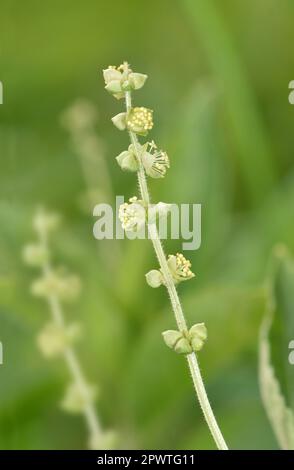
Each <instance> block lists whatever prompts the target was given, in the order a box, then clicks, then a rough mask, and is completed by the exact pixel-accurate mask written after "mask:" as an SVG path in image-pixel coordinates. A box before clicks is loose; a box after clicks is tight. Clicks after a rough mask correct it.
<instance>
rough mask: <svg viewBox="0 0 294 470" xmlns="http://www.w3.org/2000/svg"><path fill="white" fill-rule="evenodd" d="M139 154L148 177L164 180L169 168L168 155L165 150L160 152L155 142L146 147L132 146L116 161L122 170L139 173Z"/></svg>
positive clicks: (147, 143) (147, 144)
mask: <svg viewBox="0 0 294 470" xmlns="http://www.w3.org/2000/svg"><path fill="white" fill-rule="evenodd" d="M137 152H139V153H140V158H141V161H142V164H143V166H144V169H145V171H146V174H147V175H148V176H150V177H151V178H163V177H164V176H165V174H166V171H167V169H168V168H169V158H168V155H167V153H166V152H164V151H163V150H159V149H158V148H157V145H156V144H155V143H154V142H153V141H152V142H146V144H144V145H140V144H139V143H138V144H137V145H136V148H135V147H134V145H133V144H131V145H129V148H128V150H124V151H123V152H121V153H120V154H119V155H118V156H117V157H116V160H117V162H118V164H119V166H120V167H121V168H122V170H128V171H138V169H139V162H138V159H137V155H136V153H137Z"/></svg>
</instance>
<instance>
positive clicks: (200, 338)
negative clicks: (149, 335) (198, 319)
mask: <svg viewBox="0 0 294 470" xmlns="http://www.w3.org/2000/svg"><path fill="white" fill-rule="evenodd" d="M162 336H163V339H164V342H165V344H166V345H167V346H168V347H169V348H171V349H173V350H174V351H175V352H176V353H178V354H191V353H192V352H193V351H194V352H198V351H200V349H202V347H203V345H204V342H205V341H206V339H207V329H206V326H205V324H204V323H196V324H195V325H193V326H192V327H191V328H190V329H189V330H188V331H178V330H167V331H164V332H163V333H162Z"/></svg>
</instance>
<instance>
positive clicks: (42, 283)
mask: <svg viewBox="0 0 294 470" xmlns="http://www.w3.org/2000/svg"><path fill="white" fill-rule="evenodd" d="M57 224H58V216H56V214H49V213H45V212H44V211H43V210H40V211H39V212H38V213H37V214H36V216H35V219H34V228H35V231H36V233H37V236H38V241H37V242H35V243H34V244H30V245H27V246H25V248H24V252H23V257H24V261H25V262H26V263H27V264H29V265H31V266H35V267H38V268H39V269H40V270H41V273H42V275H41V277H40V278H39V279H37V280H35V281H34V282H33V284H32V289H31V290H32V294H33V295H35V296H38V297H42V298H44V299H45V300H46V301H47V303H48V306H49V309H50V312H51V317H52V319H51V321H50V322H49V323H48V324H47V325H45V327H44V328H43V330H42V331H41V332H40V333H39V335H38V337H37V343H38V346H39V349H40V350H41V352H42V353H43V355H44V356H45V357H46V358H47V359H51V358H55V357H63V358H64V360H65V362H66V365H67V367H68V369H69V372H70V374H71V377H72V381H71V383H70V384H69V386H68V387H67V390H66V393H65V396H64V398H63V400H62V402H61V406H62V408H63V409H64V410H65V411H67V412H69V413H81V414H83V415H84V417H85V420H86V423H87V426H88V430H89V440H88V447H89V448H90V449H96V450H97V449H105V448H111V447H112V440H113V436H114V435H113V433H112V432H111V431H106V432H105V431H103V430H102V428H101V425H100V422H99V419H98V416H97V413H96V410H95V405H94V402H95V398H96V387H94V386H92V385H91V384H88V382H87V381H86V379H85V377H84V374H83V372H82V369H81V366H80V364H79V361H78V358H77V356H76V354H75V351H74V349H73V347H72V345H73V343H74V342H75V340H76V339H77V338H78V336H79V334H80V328H79V325H78V324H76V323H72V324H69V325H67V324H66V322H65V319H64V314H63V308H62V302H70V301H72V300H74V299H75V298H76V296H77V295H78V294H79V291H80V280H79V278H78V277H77V276H74V275H68V274H67V273H64V272H63V271H61V272H60V271H58V270H55V269H54V268H53V266H52V265H51V262H50V252H49V245H48V237H49V234H50V233H51V232H52V231H53V230H54V229H55V228H56V226H57Z"/></svg>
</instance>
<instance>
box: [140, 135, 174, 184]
mask: <svg viewBox="0 0 294 470" xmlns="http://www.w3.org/2000/svg"><path fill="white" fill-rule="evenodd" d="M143 147H144V150H143V151H142V163H143V165H144V168H145V171H146V173H147V175H148V176H151V178H163V177H164V176H165V174H166V170H167V169H168V168H169V158H168V155H167V153H166V152H164V151H163V150H158V149H157V146H156V145H155V143H154V142H151V143H149V142H148V143H147V144H145V145H144V146H143Z"/></svg>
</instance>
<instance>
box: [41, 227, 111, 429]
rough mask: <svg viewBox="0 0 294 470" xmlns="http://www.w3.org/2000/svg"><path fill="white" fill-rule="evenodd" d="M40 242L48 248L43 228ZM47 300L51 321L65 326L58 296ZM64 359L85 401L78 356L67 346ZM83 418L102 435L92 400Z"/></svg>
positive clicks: (45, 270) (48, 272)
mask: <svg viewBox="0 0 294 470" xmlns="http://www.w3.org/2000/svg"><path fill="white" fill-rule="evenodd" d="M39 237H40V242H41V244H42V245H43V247H44V249H45V251H47V250H48V241H47V234H46V232H45V231H44V230H43V231H41V232H40V233H39ZM42 271H43V274H44V276H48V275H51V274H52V267H51V264H50V262H46V263H44V264H43V266H42ZM47 301H48V304H49V307H50V311H51V314H52V318H53V321H54V322H55V324H56V325H57V326H58V327H59V328H64V327H65V321H64V315H63V311H62V306H61V303H60V300H59V298H58V297H57V296H56V295H54V294H51V295H48V297H47ZM64 359H65V362H66V364H67V367H68V369H69V371H70V373H71V375H72V378H73V380H74V382H75V383H76V385H77V387H78V388H79V390H80V392H81V394H82V395H83V396H84V397H85V402H87V399H88V387H87V383H86V380H85V377H84V375H83V372H82V369H81V366H80V363H79V361H78V358H77V356H76V354H75V352H74V350H73V349H72V348H71V347H70V346H67V347H66V348H65V350H64ZM83 413H84V416H85V420H86V423H87V426H88V430H89V433H90V435H91V436H97V437H99V436H100V437H102V429H101V426H100V423H99V420H98V417H97V414H96V411H95V407H94V404H93V403H92V402H88V403H87V405H86V406H85V407H84V410H83Z"/></svg>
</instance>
